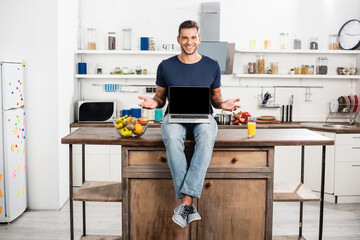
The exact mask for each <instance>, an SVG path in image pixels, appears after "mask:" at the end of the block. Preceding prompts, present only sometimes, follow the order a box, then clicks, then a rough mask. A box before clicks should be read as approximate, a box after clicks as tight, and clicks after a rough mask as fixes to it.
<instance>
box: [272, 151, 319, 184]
mask: <svg viewBox="0 0 360 240" xmlns="http://www.w3.org/2000/svg"><path fill="white" fill-rule="evenodd" d="M319 159H321V156H320V157H319ZM318 169H321V168H318ZM300 173H301V147H300V146H288V147H287V146H284V147H283V146H281V147H278V146H276V147H275V151H274V183H275V184H276V183H280V182H299V181H300V177H301V176H300Z"/></svg>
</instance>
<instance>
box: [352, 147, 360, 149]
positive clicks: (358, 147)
mask: <svg viewBox="0 0 360 240" xmlns="http://www.w3.org/2000/svg"><path fill="white" fill-rule="evenodd" d="M352 149H360V147H352Z"/></svg>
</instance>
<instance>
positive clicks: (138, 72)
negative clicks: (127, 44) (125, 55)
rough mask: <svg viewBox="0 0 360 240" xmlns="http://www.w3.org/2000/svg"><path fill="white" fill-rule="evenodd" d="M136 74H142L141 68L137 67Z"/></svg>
mask: <svg viewBox="0 0 360 240" xmlns="http://www.w3.org/2000/svg"><path fill="white" fill-rule="evenodd" d="M135 73H136V74H141V73H142V69H141V66H136V68H135Z"/></svg>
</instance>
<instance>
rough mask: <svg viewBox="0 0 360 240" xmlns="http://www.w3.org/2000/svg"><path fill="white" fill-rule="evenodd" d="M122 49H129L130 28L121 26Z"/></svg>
mask: <svg viewBox="0 0 360 240" xmlns="http://www.w3.org/2000/svg"><path fill="white" fill-rule="evenodd" d="M123 50H131V28H123Z"/></svg>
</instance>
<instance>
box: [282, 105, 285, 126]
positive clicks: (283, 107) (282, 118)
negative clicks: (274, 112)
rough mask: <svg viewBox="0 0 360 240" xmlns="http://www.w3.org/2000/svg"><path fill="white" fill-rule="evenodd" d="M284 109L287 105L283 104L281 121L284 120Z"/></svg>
mask: <svg viewBox="0 0 360 240" xmlns="http://www.w3.org/2000/svg"><path fill="white" fill-rule="evenodd" d="M284 110H285V106H284V105H282V106H281V122H284Z"/></svg>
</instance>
